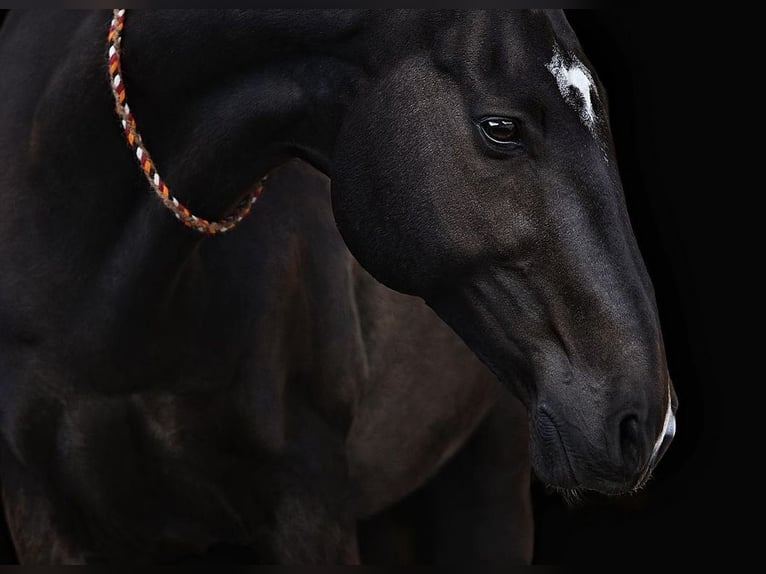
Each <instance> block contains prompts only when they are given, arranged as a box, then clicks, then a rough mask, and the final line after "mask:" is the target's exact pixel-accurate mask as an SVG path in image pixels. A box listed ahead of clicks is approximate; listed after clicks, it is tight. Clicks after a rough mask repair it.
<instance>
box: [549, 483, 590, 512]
mask: <svg viewBox="0 0 766 574" xmlns="http://www.w3.org/2000/svg"><path fill="white" fill-rule="evenodd" d="M548 488H549V489H550V490H552V491H553V492H556V493H557V494H559V495H560V496H561V498H562V499H563V500H564V502H565V503H566V505H567V506H568V507H570V508H575V507H577V506H580V504H582V502H583V499H584V496H585V491H583V490H582V489H580V488H564V487H561V486H552V485H549V486H548Z"/></svg>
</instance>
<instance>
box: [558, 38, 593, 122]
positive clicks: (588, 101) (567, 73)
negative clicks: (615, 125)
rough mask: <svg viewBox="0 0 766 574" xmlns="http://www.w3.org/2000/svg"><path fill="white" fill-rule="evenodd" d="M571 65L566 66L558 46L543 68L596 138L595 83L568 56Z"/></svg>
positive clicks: (580, 65) (576, 60)
mask: <svg viewBox="0 0 766 574" xmlns="http://www.w3.org/2000/svg"><path fill="white" fill-rule="evenodd" d="M567 59H568V60H570V61H571V64H569V65H567V64H566V63H565V61H564V56H563V54H562V53H561V49H560V48H559V46H558V44H554V45H553V57H552V58H551V61H550V62H548V63H547V64H546V65H545V67H546V68H548V71H549V72H550V73H551V74H553V77H554V78H555V79H556V84H557V85H558V87H559V92H561V95H562V96H563V97H564V100H566V102H567V103H568V104H569V105H570V106H571V107H572V108H573V109H574V110H575V111H576V112H577V115H578V116H579V117H580V121H581V122H582V123H583V125H584V126H585V127H586V128H588V129H589V130H590V132H591V133H592V134H593V136H594V137H595V136H596V126H597V123H598V118H597V117H596V113H595V111H594V110H593V101H594V97H595V99H596V100H597V99H598V92H597V91H596V83H595V82H594V81H593V76H592V75H591V73H590V70H588V68H586V67H585V66H584V65H583V63H582V62H581V61H580V60H579V59H578V58H577V56H575V55H574V54H570V55H569V57H568V58H567ZM573 90H575V91H577V92H579V95H580V97H577V96H576V95H575V94H573V93H572V92H573Z"/></svg>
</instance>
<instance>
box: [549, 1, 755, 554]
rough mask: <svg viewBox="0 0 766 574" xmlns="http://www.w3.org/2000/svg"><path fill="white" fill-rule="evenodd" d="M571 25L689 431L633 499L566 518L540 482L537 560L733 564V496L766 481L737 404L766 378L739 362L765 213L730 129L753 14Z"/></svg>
mask: <svg viewBox="0 0 766 574" xmlns="http://www.w3.org/2000/svg"><path fill="white" fill-rule="evenodd" d="M567 15H568V17H569V20H570V22H571V24H572V26H573V27H574V28H575V30H576V32H577V34H578V36H579V38H580V42H581V44H582V45H583V47H584V49H585V52H586V54H587V55H588V57H589V58H590V60H591V62H592V64H593V66H594V67H595V69H596V71H597V73H598V75H599V77H600V78H601V80H602V81H603V83H604V84H605V87H606V89H607V92H608V93H609V98H610V117H611V122H612V131H613V134H614V137H615V143H616V146H617V154H618V161H619V165H620V171H621V174H622V179H623V184H624V187H625V194H626V199H627V203H628V209H629V211H630V214H631V220H632V222H633V226H634V230H635V233H636V236H637V239H638V242H639V245H640V247H641V251H642V253H643V255H644V259H645V261H646V264H647V267H648V269H649V273H650V275H651V277H652V280H653V282H654V286H655V290H656V297H657V302H658V306H659V310H660V317H661V321H662V326H663V333H664V337H665V345H666V350H667V354H668V363H669V367H670V372H671V376H672V378H673V381H674V384H675V387H676V390H677V392H678V396H679V411H678V418H677V421H678V430H677V435H676V439H675V441H674V443H673V445H672V446H671V448H670V450H669V451H668V453H667V455H666V456H665V458H664V460H663V461H662V463H661V464H660V465H659V467H658V469H657V472H656V476H655V479H654V480H653V481H652V482H651V483H650V484H649V486H648V487H647V488H646V489H645V490H644V491H643V492H641V493H639V494H638V495H633V496H629V497H623V498H618V499H604V498H595V497H587V498H586V501H585V502H584V504H582V505H581V506H578V507H576V508H569V507H567V506H566V505H565V504H564V503H563V502H562V501H561V500H560V499H559V498H558V497H556V496H553V495H550V494H548V493H546V492H545V491H544V489H543V488H542V487H541V486H540V485H536V486H535V508H536V535H537V538H536V561H537V562H541V563H571V562H585V561H593V560H598V561H602V560H603V561H608V562H612V563H624V562H625V561H632V560H640V561H644V560H647V561H649V560H651V561H660V560H665V559H671V560H673V561H677V560H682V561H686V562H688V561H691V560H699V559H710V558H723V559H727V560H728V559H735V558H737V557H741V556H743V555H745V554H746V553H747V551H748V550H749V548H748V546H747V544H746V542H745V540H744V538H743V537H742V536H741V531H742V530H745V528H744V526H743V524H742V522H741V521H740V519H739V518H737V517H738V516H739V517H741V516H744V517H752V516H753V515H754V508H752V507H748V506H744V507H743V506H741V504H742V502H741V500H742V497H740V496H737V494H738V492H744V491H747V490H748V489H750V488H752V487H753V486H755V488H756V489H758V488H760V487H759V486H756V485H758V483H759V478H758V476H757V474H758V473H756V472H754V471H751V469H750V468H748V465H747V464H746V463H744V464H743V459H745V457H742V456H736V455H735V449H736V448H737V447H738V446H739V448H742V446H743V444H744V442H745V441H746V440H747V439H748V436H747V434H748V433H747V432H746V431H745V428H746V427H745V424H746V422H745V420H744V418H745V417H746V415H745V414H744V413H745V409H744V408H742V409H739V405H740V404H741V403H743V402H747V401H755V400H757V395H756V394H755V392H756V389H754V387H755V386H756V385H758V384H759V383H758V382H757V381H759V380H762V378H763V377H762V374H761V373H762V370H760V371H756V374H755V375H754V374H753V373H748V372H745V363H744V360H743V357H747V356H748V355H749V353H748V352H747V350H746V348H745V341H744V340H745V339H750V338H752V337H758V336H760V328H759V325H758V321H757V320H756V318H755V315H754V313H755V309H753V308H748V307H749V305H747V302H748V298H747V295H746V289H747V287H748V286H749V284H751V282H752V278H751V279H749V280H748V279H746V277H747V274H748V272H747V269H748V268H750V269H752V268H753V267H754V265H753V264H754V262H755V261H757V259H750V257H749V256H748V255H747V250H748V246H751V245H752V242H751V241H750V240H749V238H746V237H744V234H745V232H746V231H747V230H748V229H750V226H749V225H748V224H747V223H746V214H747V212H748V210H757V209H758V207H756V206H757V205H758V203H756V201H757V200H756V198H755V197H753V194H754V193H757V192H756V191H755V190H756V189H758V184H757V183H756V181H744V177H746V176H745V173H744V171H743V164H745V162H744V160H743V157H742V152H743V151H744V149H745V148H746V147H749V146H748V145H747V144H746V143H745V142H744V141H743V139H742V134H741V133H735V130H737V129H741V128H742V127H743V124H742V123H741V121H740V119H739V118H740V114H744V113H746V111H747V110H746V108H747V106H746V103H745V101H744V97H743V96H744V85H743V82H744V80H745V78H743V76H741V75H740V74H739V73H738V70H736V65H737V62H738V61H740V59H741V58H742V57H746V56H743V54H742V53H741V52H739V51H737V50H735V49H734V48H733V46H734V45H735V43H736V42H738V41H739V38H738V37H737V35H738V34H739V35H746V34H747V32H746V30H745V29H744V28H743V26H742V19H743V17H745V16H744V15H743V14H741V13H739V14H736V17H737V21H736V22H734V21H733V20H734V19H733V18H732V16H734V15H735V14H734V13H731V12H726V11H723V10H715V11H704V10H686V11H677V12H672V11H667V10H658V9H631V10H619V11H618V10H606V9H604V10H568V11H567ZM752 63H753V64H755V62H752ZM755 65H757V64H755ZM762 187H763V184H761V188H762ZM761 243H762V242H761ZM761 259H762V257H761ZM755 266H757V264H756V265H755ZM749 315H751V316H749ZM742 322H744V323H750V325H751V327H754V333H753V332H750V333H748V332H747V330H746V329H743V328H742V327H741V323H742ZM735 408H737V409H739V410H740V412H739V417H741V418H742V419H743V420H738V418H739V417H736V416H734V412H733V409H735ZM729 431H735V432H729ZM743 470H744V473H743ZM740 473H743V474H740ZM748 473H752V474H751V475H750V476H748ZM746 504H748V505H754V504H755V499H754V498H753V499H750V500H749V501H746ZM755 515H756V516H757V514H755Z"/></svg>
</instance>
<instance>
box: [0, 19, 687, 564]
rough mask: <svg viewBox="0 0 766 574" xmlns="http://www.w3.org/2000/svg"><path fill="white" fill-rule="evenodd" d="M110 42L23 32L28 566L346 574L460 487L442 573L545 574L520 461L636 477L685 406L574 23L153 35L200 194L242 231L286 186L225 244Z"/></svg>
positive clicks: (145, 34) (65, 32)
mask: <svg viewBox="0 0 766 574" xmlns="http://www.w3.org/2000/svg"><path fill="white" fill-rule="evenodd" d="M110 20H111V13H110V12H108V11H95V12H31V13H13V12H12V13H11V14H9V15H8V17H7V19H6V21H5V22H4V24H3V28H2V31H0V102H2V105H1V106H0V201H2V205H4V206H5V207H4V210H3V216H2V217H1V218H0V266H1V268H2V273H1V274H0V326H1V330H0V393H1V394H0V396H1V397H2V400H1V402H0V433H2V440H1V441H0V484H1V485H2V503H3V506H4V510H5V517H6V520H7V525H8V529H9V532H10V535H11V538H12V541H13V546H14V549H15V552H16V554H17V556H18V558H19V560H20V561H21V562H23V563H54V562H55V563H85V562H103V561H132V562H173V561H180V560H187V559H188V560H194V559H203V558H204V557H213V558H214V559H218V558H220V559H224V558H227V557H228V558H231V557H232V556H235V557H238V558H237V559H241V560H248V561H257V562H271V563H316V562H322V563H327V562H348V563H353V562H357V561H358V560H359V553H358V545H357V534H356V529H357V521H358V520H360V519H361V518H365V517H370V516H374V515H375V514H376V513H379V512H380V511H381V510H383V509H385V508H387V507H389V506H390V505H391V504H393V503H394V502H396V501H397V500H400V499H402V498H403V497H404V496H406V495H407V494H408V493H411V492H413V491H414V490H415V489H417V488H418V487H424V488H428V485H429V484H431V483H436V482H438V486H439V488H438V492H437V493H435V494H434V496H437V497H440V500H442V501H443V504H441V508H443V512H444V515H443V516H442V517H441V519H440V520H439V521H438V527H435V529H434V531H435V538H436V539H437V540H436V543H439V542H440V541H441V543H442V547H441V548H440V550H439V551H438V552H437V555H438V556H439V557H440V558H441V559H444V560H445V561H452V562H454V561H455V560H466V561H468V560H477V559H478V560H483V561H486V562H497V563H500V564H502V563H507V562H510V561H529V560H531V558H532V556H531V548H532V547H531V544H532V516H531V509H530V498H529V497H530V493H529V482H530V465H531V467H532V468H533V469H534V471H535V472H536V473H537V475H538V476H539V477H540V478H541V479H542V480H544V481H545V482H547V483H549V484H551V485H554V486H557V487H560V488H562V489H591V490H596V491H599V492H605V493H621V492H625V491H630V490H632V489H635V488H639V487H640V486H641V485H642V484H644V483H645V481H646V479H647V477H648V475H649V473H650V472H651V470H652V468H653V466H654V465H655V464H656V462H657V460H658V458H659V457H660V456H661V454H662V452H663V451H664V449H665V448H666V447H667V443H668V442H669V440H670V439H671V438H672V434H673V431H674V416H673V414H674V411H675V409H676V400H675V396H674V393H673V390H672V385H671V383H670V379H669V375H668V371H667V367H666V362H665V356H664V349H663V343H662V335H661V332H660V325H659V319H658V315H657V309H656V306H655V302H654V294H653V290H652V285H651V282H650V279H649V277H648V275H647V272H646V270H645V268H644V265H643V262H642V260H641V256H640V254H639V251H638V249H637V246H636V243H635V240H634V237H633V233H632V231H631V227H630V223H629V220H628V215H627V212H626V208H625V205H624V201H623V196H622V190H621V185H620V181H619V176H618V173H617V167H616V161H615V159H614V155H613V150H612V142H611V136H610V130H609V121H608V117H607V104H606V95H605V93H604V90H603V88H602V87H601V86H600V84H599V83H598V81H597V79H596V75H595V72H594V71H593V70H592V69H591V68H590V66H589V65H588V61H587V59H586V57H585V55H584V54H583V53H582V50H581V48H580V46H579V44H578V42H577V39H576V37H575V35H574V33H573V31H572V30H571V28H570V27H569V25H568V24H567V22H566V20H565V17H564V15H563V13H561V12H545V11H529V12H527V11H518V12H516V11H502V12H500V11H498V12H484V11H412V10H392V11H350V10H349V11H323V10H314V11H311V10H308V11H304V10H301V11H288V10H266V11H250V12H248V11H224V12H211V11H189V12H181V11H136V12H129V13H128V16H127V19H126V23H125V28H124V38H123V40H124V41H123V44H122V49H123V69H124V78H123V80H124V82H125V85H126V86H127V88H128V91H129V93H130V94H131V96H130V98H131V104H130V105H131V108H132V111H133V113H134V114H135V117H136V119H137V122H138V124H139V126H140V127H141V130H142V132H143V136H144V142H145V143H146V145H147V146H148V148H149V149H151V152H152V154H153V156H154V159H155V160H156V165H157V166H158V169H159V170H160V171H161V172H162V174H163V177H164V178H165V179H166V181H167V182H168V183H169V184H170V186H171V187H172V188H173V190H174V191H175V192H176V193H177V194H178V197H179V198H180V199H181V200H182V201H183V202H184V203H185V204H187V205H188V206H190V207H191V208H192V209H193V210H195V211H196V212H197V213H199V214H202V215H204V216H206V217H210V218H215V217H220V216H223V215H224V214H226V213H227V212H228V211H229V210H230V209H231V208H232V206H233V205H235V204H236V203H237V202H238V200H239V199H240V198H241V197H242V196H243V195H245V194H246V193H247V192H248V190H249V189H250V188H251V186H252V185H254V183H255V182H257V181H259V180H260V179H261V178H262V177H263V176H264V175H265V174H267V173H269V172H271V175H270V179H269V180H268V181H267V183H266V186H265V191H264V193H263V196H262V198H261V200H260V201H259V202H258V203H256V204H255V206H254V209H253V213H252V215H251V216H250V217H249V218H248V219H246V220H245V221H244V222H243V223H242V224H241V225H240V226H239V227H238V228H236V229H235V230H233V231H231V232H229V233H228V234H226V235H223V236H216V237H212V238H207V237H205V236H203V235H200V234H198V233H196V232H194V231H192V230H190V229H186V228H184V227H182V226H181V225H179V224H178V222H177V221H176V220H175V219H174V218H173V217H171V216H170V215H169V213H168V211H167V210H166V209H165V208H164V207H163V206H162V205H161V204H160V202H159V201H157V198H156V197H154V196H153V195H152V194H150V193H147V188H148V186H147V182H146V180H145V179H144V176H143V174H142V173H141V172H140V170H139V168H138V167H137V166H136V163H135V158H134V157H133V153H132V152H131V151H130V150H129V149H128V147H127V145H126V143H125V141H124V138H123V134H122V129H121V127H120V126H119V122H118V120H117V118H116V116H115V113H114V101H113V99H112V93H111V89H110V85H109V77H108V74H107V67H108V64H107V60H108V55H107V47H106V41H105V40H106V34H107V29H108V26H109V22H110ZM290 158H299V159H300V160H303V161H298V160H290ZM306 162H307V163H308V164H311V165H312V166H313V167H310V166H309V165H307V163H306ZM280 166H281V167H280ZM317 170H318V171H317ZM319 172H323V173H324V174H326V175H328V176H330V178H331V181H332V186H331V187H332V189H331V192H330V189H329V183H328V180H327V179H326V178H325V177H324V176H322V175H321V174H320V173H319ZM336 225H337V227H336ZM338 230H339V231H340V233H338ZM341 237H342V239H341ZM347 248H348V250H347ZM349 251H350V252H349ZM352 254H353V256H352ZM356 261H358V262H359V264H357V262H356ZM360 264H361V266H360ZM368 273H369V274H368ZM379 282H381V283H382V284H383V285H386V286H387V287H384V286H383V285H382V284H381V283H379ZM446 325H449V327H451V329H450V328H448V327H447V326H446ZM453 330H454V332H453ZM469 349H470V350H469ZM476 357H478V358H479V359H480V360H481V362H480V361H479V360H478V359H477V358H476ZM487 367H489V369H487ZM497 380H499V381H500V383H502V384H501V385H499V384H497V382H496V381H497ZM447 461H450V462H449V464H447ZM440 473H441V474H440ZM445 473H447V475H446V476H445ZM434 477H437V478H438V479H439V480H438V481H436V480H433V479H434ZM424 485H425V486H424ZM471 552H476V555H471Z"/></svg>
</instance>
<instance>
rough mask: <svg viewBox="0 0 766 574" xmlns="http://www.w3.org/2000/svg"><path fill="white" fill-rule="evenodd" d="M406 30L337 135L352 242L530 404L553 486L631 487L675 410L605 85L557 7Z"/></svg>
mask: <svg viewBox="0 0 766 574" xmlns="http://www.w3.org/2000/svg"><path fill="white" fill-rule="evenodd" d="M391 17H392V18H401V15H393V16H391ZM410 26H412V33H411V34H409V35H406V34H405V35H404V36H407V38H406V39H405V40H403V41H402V42H398V41H393V40H391V39H389V40H388V41H386V42H381V44H385V45H384V46H381V47H380V50H381V52H384V53H385V57H384V56H381V57H380V60H381V61H385V62H386V64H385V65H381V66H379V68H378V73H377V74H376V75H375V77H374V78H373V79H372V80H370V81H369V82H368V84H367V85H366V86H365V87H364V88H363V89H361V90H360V92H359V94H358V95H357V97H356V98H355V99H354V100H353V102H352V103H351V105H350V107H349V109H348V110H347V113H346V114H345V116H344V120H343V122H342V127H341V128H340V131H339V133H338V136H337V141H336V143H335V148H334V158H333V162H332V200H333V207H334V211H335V215H336V219H337V224H338V227H339V229H340V231H341V234H342V236H343V237H344V240H345V241H346V243H347V245H348V247H349V249H350V250H351V252H352V253H353V254H354V255H355V257H356V258H357V259H358V260H359V262H360V263H361V264H362V265H363V266H364V267H365V268H366V269H367V270H368V271H370V272H371V273H372V274H373V275H374V276H375V277H376V278H377V279H378V280H380V281H382V282H383V283H384V284H386V285H388V286H389V287H391V288H393V289H396V290H398V291H401V292H404V293H409V294H412V295H416V296H419V297H422V298H423V299H424V300H425V301H426V303H427V304H428V305H430V306H431V307H432V308H433V309H434V310H435V311H436V313H437V314H438V315H439V316H440V317H441V318H442V319H443V320H444V321H445V322H447V323H448V324H449V325H450V326H451V327H452V328H453V329H454V330H455V331H456V332H457V334H458V335H460V336H461V337H462V338H463V340H464V341H466V343H467V344H468V345H469V346H470V347H471V349H472V350H473V351H474V352H475V353H476V354H477V355H478V356H479V357H480V358H481V359H482V360H483V361H484V362H485V363H486V365H488V366H489V367H490V368H491V369H492V370H493V372H494V373H495V374H496V375H497V377H498V378H499V380H500V381H501V382H502V383H504V384H505V385H506V386H507V387H508V388H509V389H510V390H511V392H513V393H514V394H515V395H516V396H517V397H518V398H519V399H520V400H522V401H523V402H524V404H525V405H526V407H527V409H528V413H529V430H530V453H531V460H532V465H533V467H534V469H535V471H536V472H537V474H538V475H539V476H540V477H541V478H542V479H543V480H544V481H545V482H547V483H549V484H551V485H554V486H559V487H563V488H584V489H592V490H596V491H600V492H606V493H619V492H624V491H627V490H631V489H634V488H636V487H638V486H640V485H641V484H642V483H643V482H644V481H645V479H646V478H647V476H648V475H649V473H650V472H651V470H652V468H653V467H654V465H655V464H656V462H657V460H658V459H659V457H660V456H661V455H662V453H663V452H664V450H665V449H666V448H667V445H668V443H669V442H670V440H671V439H672V436H673V434H674V431H675V415H674V412H675V409H676V406H677V401H676V398H675V393H674V391H673V386H672V383H671V381H670V377H669V374H668V369H667V366H666V360H665V351H664V348H663V340H662V333H661V330H660V321H659V317H658V312H657V307H656V303H655V298H654V291H653V287H652V283H651V280H650V278H649V275H648V273H647V270H646V268H645V266H644V263H643V261H642V258H641V255H640V253H639V249H638V246H637V244H636V240H635V237H634V234H633V231H632V229H631V225H630V221H629V218H628V213H627V210H626V205H625V201H624V197H623V189H622V185H621V182H620V177H619V174H618V168H617V161H616V158H615V154H614V146H613V142H612V138H611V134H610V126H609V118H608V114H607V99H606V93H605V91H604V88H603V86H602V85H601V84H600V82H599V80H598V78H597V75H596V73H595V71H594V70H593V69H592V67H591V66H590V65H589V63H588V60H587V58H586V56H585V55H584V54H583V51H582V48H581V47H580V45H579V43H578V41H577V38H576V36H575V34H574V32H573V30H572V29H571V27H570V26H569V24H568V23H567V21H566V19H565V17H564V15H563V14H562V13H560V12H531V13H530V12H508V13H493V12H459V13H451V12H450V13H439V14H438V15H430V14H429V15H426V16H423V17H421V18H420V19H416V22H414V23H412V24H410ZM381 36H382V34H381Z"/></svg>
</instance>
